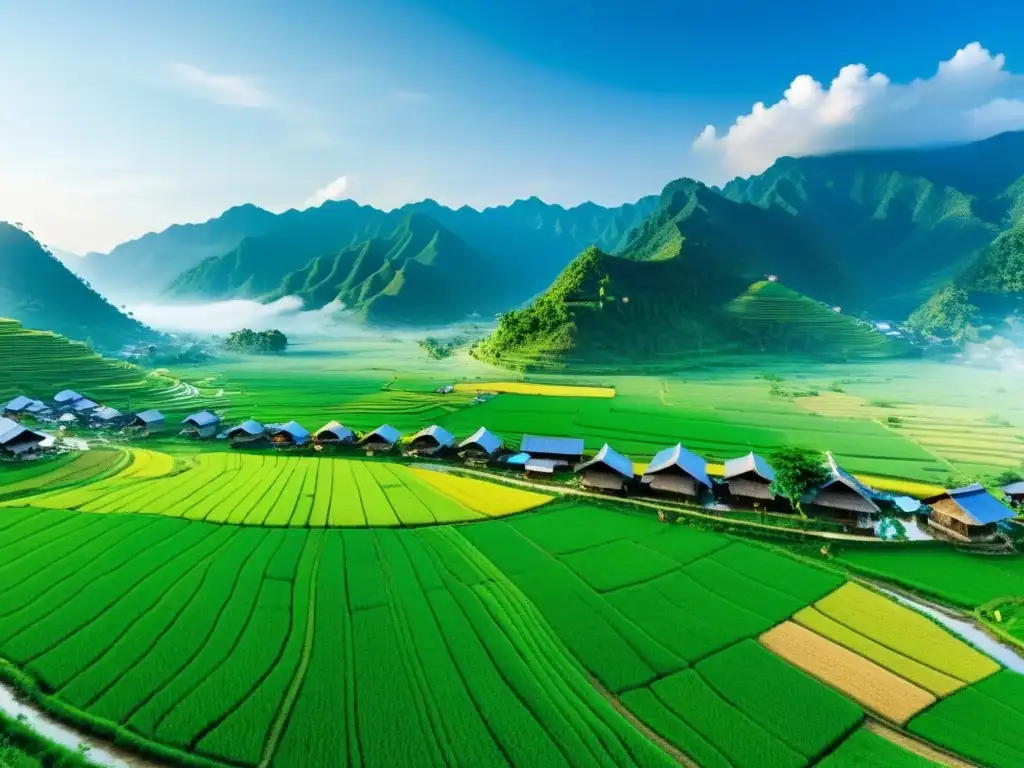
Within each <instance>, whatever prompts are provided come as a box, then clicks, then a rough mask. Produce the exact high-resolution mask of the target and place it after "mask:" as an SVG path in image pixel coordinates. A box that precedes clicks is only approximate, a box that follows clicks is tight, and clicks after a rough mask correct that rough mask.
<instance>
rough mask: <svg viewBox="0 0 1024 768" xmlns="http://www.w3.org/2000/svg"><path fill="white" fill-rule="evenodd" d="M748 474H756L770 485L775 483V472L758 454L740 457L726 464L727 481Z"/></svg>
mask: <svg viewBox="0 0 1024 768" xmlns="http://www.w3.org/2000/svg"><path fill="white" fill-rule="evenodd" d="M748 472H754V473H755V474H757V475H758V476H759V477H762V478H764V479H765V480H767V481H768V482H769V483H774V482H775V470H773V469H772V468H771V465H770V464H769V463H768V462H767V461H765V460H764V459H763V458H761V457H760V456H758V455H757V454H756V453H748V454H747V455H746V456H740V457H739V458H737V459H727V460H726V462H725V475H724V477H725V479H726V480H729V479H730V478H733V477H738V476H739V475H745V474H747V473H748Z"/></svg>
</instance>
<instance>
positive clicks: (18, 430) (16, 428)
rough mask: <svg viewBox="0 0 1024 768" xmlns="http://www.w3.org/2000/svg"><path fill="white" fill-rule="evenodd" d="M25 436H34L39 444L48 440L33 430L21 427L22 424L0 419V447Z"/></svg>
mask: <svg viewBox="0 0 1024 768" xmlns="http://www.w3.org/2000/svg"><path fill="white" fill-rule="evenodd" d="M24 434H29V435H32V436H33V437H34V438H37V439H38V440H39V442H42V441H43V440H45V439H46V436H45V435H41V434H39V433H38V432H33V431H32V430H31V429H27V428H26V427H23V426H21V424H19V423H18V422H16V421H12V420H11V419H5V418H3V417H0V445H7V444H8V443H9V442H11V441H12V440H14V439H15V438H17V437H20V436H21V435H24Z"/></svg>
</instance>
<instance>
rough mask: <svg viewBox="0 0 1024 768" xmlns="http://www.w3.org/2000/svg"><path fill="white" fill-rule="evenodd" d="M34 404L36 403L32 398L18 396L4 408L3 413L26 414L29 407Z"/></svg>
mask: <svg viewBox="0 0 1024 768" xmlns="http://www.w3.org/2000/svg"><path fill="white" fill-rule="evenodd" d="M34 402H36V401H35V400H33V399H32V398H29V397H25V396H24V395H18V396H17V397H16V398H14V399H13V400H11V401H10V402H9V403H7V405H5V406H4V409H3V413H4V414H8V413H25V412H26V411H27V410H28V407H29V406H30V405H32V403H34Z"/></svg>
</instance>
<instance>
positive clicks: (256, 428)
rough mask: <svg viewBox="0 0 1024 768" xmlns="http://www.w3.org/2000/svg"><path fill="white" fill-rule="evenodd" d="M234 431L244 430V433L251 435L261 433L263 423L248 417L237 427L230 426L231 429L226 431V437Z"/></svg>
mask: <svg viewBox="0 0 1024 768" xmlns="http://www.w3.org/2000/svg"><path fill="white" fill-rule="evenodd" d="M235 432H245V434H247V435H253V436H255V435H262V434H263V425H262V424H260V423H259V422H258V421H256V420H255V419H249V420H247V421H243V422H242V423H241V424H239V425H238V426H237V427H232V428H231V429H229V430H228V432H227V434H228V437H231V435H233V434H234V433H235Z"/></svg>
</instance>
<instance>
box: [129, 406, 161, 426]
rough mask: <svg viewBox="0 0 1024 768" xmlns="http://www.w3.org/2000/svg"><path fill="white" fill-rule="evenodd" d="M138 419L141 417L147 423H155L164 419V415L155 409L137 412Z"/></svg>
mask: <svg viewBox="0 0 1024 768" xmlns="http://www.w3.org/2000/svg"><path fill="white" fill-rule="evenodd" d="M135 418H136V419H141V420H142V421H143V422H144V423H145V424H154V423H156V422H158V421H163V420H164V415H163V414H162V413H160V411H157V410H155V409H152V410H148V411H143V412H142V413H136V414H135Z"/></svg>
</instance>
